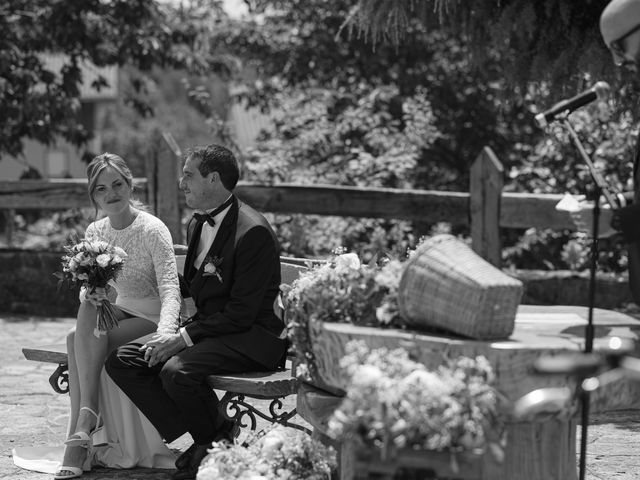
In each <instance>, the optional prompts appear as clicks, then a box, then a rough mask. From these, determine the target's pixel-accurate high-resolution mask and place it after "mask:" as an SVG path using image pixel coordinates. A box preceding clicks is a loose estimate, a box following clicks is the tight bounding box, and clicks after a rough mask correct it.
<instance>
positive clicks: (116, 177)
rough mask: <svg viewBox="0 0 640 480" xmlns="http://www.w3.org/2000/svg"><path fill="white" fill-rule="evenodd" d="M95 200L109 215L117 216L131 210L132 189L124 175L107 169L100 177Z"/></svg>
mask: <svg viewBox="0 0 640 480" xmlns="http://www.w3.org/2000/svg"><path fill="white" fill-rule="evenodd" d="M93 199H94V200H95V201H96V203H97V204H98V207H100V209H101V210H102V211H104V212H105V213H106V214H107V215H112V214H117V213H120V212H122V211H124V210H125V209H127V208H129V202H130V200H131V188H129V185H127V182H126V181H125V179H124V178H123V177H122V175H120V174H119V173H118V172H117V171H115V170H114V169H112V168H111V167H107V168H105V169H104V170H103V171H102V173H100V175H98V180H97V182H96V187H95V189H94V191H93Z"/></svg>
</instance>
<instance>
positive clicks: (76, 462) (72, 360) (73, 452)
mask: <svg viewBox="0 0 640 480" xmlns="http://www.w3.org/2000/svg"><path fill="white" fill-rule="evenodd" d="M75 332H76V330H75V328H73V329H72V330H71V331H70V332H69V334H68V335H67V354H68V355H67V357H68V368H69V370H68V373H69V399H70V401H71V410H70V412H69V424H68V427H67V437H69V435H72V434H73V433H75V431H76V423H77V421H78V409H79V408H80V390H79V388H78V367H77V363H76V355H75V345H74V340H75ZM86 455H87V450H86V449H85V448H83V447H70V446H66V447H65V449H64V457H63V459H62V465H66V466H71V467H81V466H82V464H83V463H84V460H85V457H86ZM59 473H63V472H62V471H61V472H59ZM69 473H73V472H69Z"/></svg>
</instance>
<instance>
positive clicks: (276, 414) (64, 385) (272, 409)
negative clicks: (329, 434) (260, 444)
mask: <svg viewBox="0 0 640 480" xmlns="http://www.w3.org/2000/svg"><path fill="white" fill-rule="evenodd" d="M174 249H175V253H176V260H177V263H178V271H182V267H183V265H184V254H185V253H186V247H183V246H181V245H176V246H175V247H174ZM310 265H311V263H310V261H308V260H306V259H301V258H292V257H281V277H282V278H281V281H282V284H284V285H290V284H291V283H293V281H294V280H295V279H296V278H298V276H299V274H300V273H301V272H302V271H304V270H306V269H307V268H309V266H310ZM184 308H186V309H187V311H188V312H193V310H194V308H195V307H194V305H193V301H192V300H191V299H185V306H184ZM22 353H23V354H24V356H25V358H26V359H27V360H33V361H36V362H48V363H57V364H58V367H57V368H56V370H55V371H54V372H53V374H52V375H51V376H50V377H49V384H50V385H51V387H52V388H53V390H54V391H55V392H57V393H60V394H64V393H68V392H69V373H68V360H67V346H66V344H58V345H44V346H37V347H25V348H23V349H22ZM207 383H208V384H209V386H211V388H212V389H214V390H221V391H224V392H225V394H224V395H223V396H222V398H221V399H220V405H219V408H220V412H221V413H222V414H223V415H224V416H225V417H226V418H227V419H229V420H231V421H234V422H236V423H237V425H238V426H239V427H247V426H249V427H250V429H251V430H255V429H256V428H257V418H256V417H260V418H262V419H264V420H266V421H268V422H270V423H279V424H281V425H285V426H287V427H292V428H296V429H298V430H302V431H305V432H307V433H311V431H310V430H309V429H307V428H306V427H304V426H302V425H299V424H296V423H293V422H291V421H290V420H291V418H293V417H294V416H295V415H296V413H297V410H296V408H295V407H294V408H293V409H291V410H288V411H286V410H285V411H283V403H282V400H283V399H284V398H286V397H287V396H289V395H293V394H295V393H296V392H297V389H298V380H297V378H296V376H295V358H294V357H292V356H288V358H287V361H286V362H285V364H284V367H283V368H281V369H279V370H275V371H268V372H246V373H240V374H234V375H210V376H209V377H208V378H207ZM248 398H249V399H258V400H270V403H269V407H268V411H267V412H265V411H262V410H261V409H260V408H258V407H256V406H255V405H253V404H252V403H251V402H249V401H247V399H248ZM245 419H247V420H248V423H246V422H245Z"/></svg>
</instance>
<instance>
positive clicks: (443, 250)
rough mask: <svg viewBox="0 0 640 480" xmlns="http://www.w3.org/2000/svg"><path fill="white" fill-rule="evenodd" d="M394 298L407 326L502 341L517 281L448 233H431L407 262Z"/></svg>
mask: <svg viewBox="0 0 640 480" xmlns="http://www.w3.org/2000/svg"><path fill="white" fill-rule="evenodd" d="M398 297H399V307H400V313H401V315H402V317H403V318H404V319H405V320H406V321H407V322H408V323H409V324H410V325H413V326H415V327H423V328H424V327H428V328H433V327H435V328H439V329H444V330H448V331H451V332H453V333H456V334H458V335H463V336H465V337H470V338H475V339H479V340H492V339H502V338H507V337H509V336H510V335H511V333H512V332H513V327H514V321H515V316H516V310H517V308H518V305H519V303H520V299H521V297H522V282H520V281H519V280H517V279H514V278H512V277H510V276H508V275H506V274H505V273H503V272H502V271H501V270H499V269H498V268H496V267H494V266H493V265H491V264H490V263H488V262H487V261H485V260H484V259H482V258H481V257H480V256H478V255H477V254H476V253H475V252H473V250H471V248H469V247H468V246H467V245H466V244H465V243H463V242H461V241H459V240H458V239H456V238H455V237H453V236H452V235H437V236H434V237H432V238H430V239H428V240H427V241H426V242H424V243H423V244H422V245H421V246H420V247H419V248H418V249H417V250H416V251H415V252H414V254H413V255H412V257H411V258H410V259H409V260H408V261H407V265H406V267H405V270H404V273H403V274H402V278H401V279H400V290H399V295H398Z"/></svg>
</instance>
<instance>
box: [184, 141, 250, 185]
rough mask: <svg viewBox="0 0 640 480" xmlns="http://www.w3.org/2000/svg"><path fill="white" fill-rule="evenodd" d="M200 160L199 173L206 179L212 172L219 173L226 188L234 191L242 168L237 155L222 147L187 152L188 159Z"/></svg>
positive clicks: (210, 146) (201, 148)
mask: <svg viewBox="0 0 640 480" xmlns="http://www.w3.org/2000/svg"><path fill="white" fill-rule="evenodd" d="M190 157H193V158H199V159H200V165H198V171H199V172H200V175H202V176H203V177H206V176H207V175H209V174H210V173H211V172H218V174H219V175H220V181H221V182H222V185H224V188H226V189H227V190H233V189H234V188H235V187H236V184H237V183H238V180H239V179H240V167H239V166H238V161H237V160H236V157H235V155H234V154H233V152H231V150H229V149H228V148H225V147H223V146H222V145H215V144H211V145H206V146H199V147H193V148H192V149H189V150H188V151H187V156H186V158H190Z"/></svg>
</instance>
